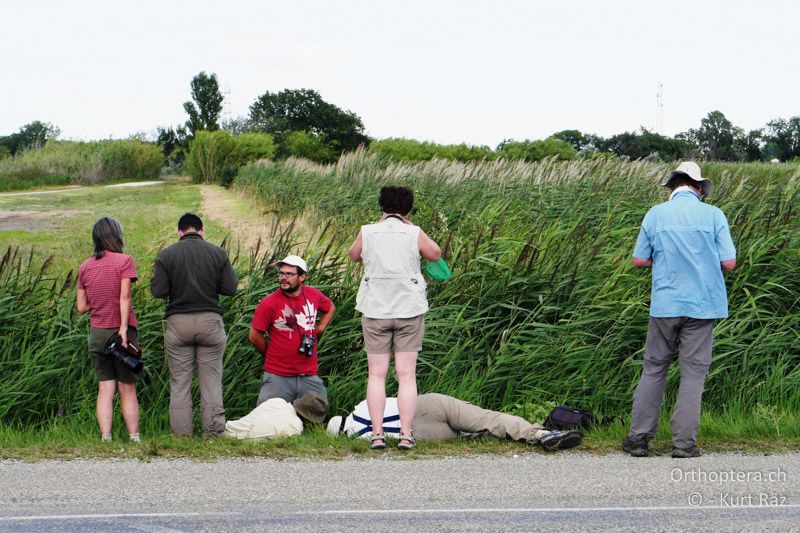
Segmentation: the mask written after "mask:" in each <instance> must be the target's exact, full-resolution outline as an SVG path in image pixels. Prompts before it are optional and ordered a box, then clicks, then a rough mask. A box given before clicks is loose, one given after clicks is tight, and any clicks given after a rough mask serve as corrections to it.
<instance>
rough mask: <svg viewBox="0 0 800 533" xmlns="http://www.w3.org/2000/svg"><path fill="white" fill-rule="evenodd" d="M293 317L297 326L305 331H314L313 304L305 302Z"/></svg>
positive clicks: (315, 319)
mask: <svg viewBox="0 0 800 533" xmlns="http://www.w3.org/2000/svg"><path fill="white" fill-rule="evenodd" d="M295 316H296V318H297V325H298V326H300V327H301V328H302V329H304V330H306V331H311V332H313V331H314V322H316V321H317V310H316V309H315V308H314V304H312V303H311V302H308V301H307V302H306V303H305V305H303V307H302V309H301V310H300V312H299V313H297V315H295Z"/></svg>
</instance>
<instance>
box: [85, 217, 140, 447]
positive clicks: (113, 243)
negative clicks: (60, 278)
mask: <svg viewBox="0 0 800 533" xmlns="http://www.w3.org/2000/svg"><path fill="white" fill-rule="evenodd" d="M92 240H93V241H94V255H92V257H90V258H89V259H87V260H86V261H84V262H83V264H82V265H81V267H80V270H78V301H77V306H78V312H79V313H80V314H83V313H86V312H87V311H88V312H90V324H91V330H90V333H89V354H90V355H91V357H92V362H93V363H94V369H95V372H96V373H97V378H98V380H99V382H100V384H99V388H98V392H97V422H98V424H99V425H100V433H101V435H102V438H103V440H104V441H110V440H111V420H112V417H113V414H114V393H115V392H119V399H120V404H121V406H122V417H123V418H124V419H125V425H126V426H127V427H128V436H129V437H130V439H131V441H133V442H139V400H138V399H137V398H136V381H137V380H138V379H140V378H141V377H142V375H141V373H139V374H134V373H133V372H132V371H131V370H130V369H129V368H127V367H126V366H125V365H123V364H122V363H120V362H119V360H118V359H117V358H116V357H109V356H106V355H104V353H103V351H104V349H105V345H106V342H107V341H108V339H109V337H111V336H112V335H114V334H118V335H119V336H120V337H121V338H122V341H123V345H127V343H128V342H129V341H131V342H133V343H135V344H138V343H139V336H138V333H137V330H136V325H137V323H136V315H135V314H134V313H133V306H132V305H131V283H133V282H135V281H136V280H137V279H138V276H137V275H136V267H135V266H134V264H133V258H132V257H131V256H129V255H125V254H123V253H122V225H121V224H120V223H119V222H117V221H116V220H114V219H113V218H111V217H102V218H101V219H100V220H98V221H97V222H96V223H95V225H94V228H92Z"/></svg>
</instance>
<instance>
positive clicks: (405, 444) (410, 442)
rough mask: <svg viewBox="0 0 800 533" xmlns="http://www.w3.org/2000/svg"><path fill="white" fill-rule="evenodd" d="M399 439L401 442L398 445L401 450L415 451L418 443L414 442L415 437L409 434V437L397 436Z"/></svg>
mask: <svg viewBox="0 0 800 533" xmlns="http://www.w3.org/2000/svg"><path fill="white" fill-rule="evenodd" d="M397 438H398V440H399V441H400V442H398V443H397V447H398V448H400V449H401V450H413V449H414V446H416V445H417V441H416V440H414V435H413V434H412V433H409V434H408V435H403V434H402V433H400V434H398V435H397Z"/></svg>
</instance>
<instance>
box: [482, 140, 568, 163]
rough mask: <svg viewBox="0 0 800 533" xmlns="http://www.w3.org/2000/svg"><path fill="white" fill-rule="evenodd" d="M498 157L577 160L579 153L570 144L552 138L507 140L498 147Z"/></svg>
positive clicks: (530, 159) (529, 159)
mask: <svg viewBox="0 0 800 533" xmlns="http://www.w3.org/2000/svg"><path fill="white" fill-rule="evenodd" d="M497 155H498V157H503V158H507V159H527V160H528V161H538V160H540V159H543V158H545V157H553V156H558V158H559V159H575V158H576V157H577V155H578V153H577V151H576V150H575V149H574V148H573V147H572V146H571V145H570V144H569V143H568V142H566V141H562V140H561V139H554V138H552V137H550V138H548V139H544V140H541V139H540V140H535V141H530V140H525V141H515V140H513V139H506V140H504V141H503V142H501V143H500V144H499V145H498V146H497Z"/></svg>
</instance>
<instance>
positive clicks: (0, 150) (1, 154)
mask: <svg viewBox="0 0 800 533" xmlns="http://www.w3.org/2000/svg"><path fill="white" fill-rule="evenodd" d="M0 140H2V137H0ZM6 157H11V150H9V149H8V148H6V146H5V145H4V144H0V160H2V159H5V158H6Z"/></svg>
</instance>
